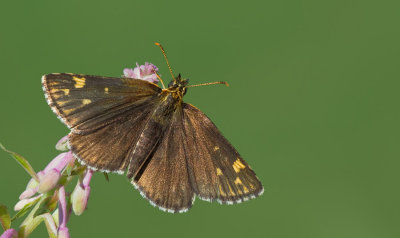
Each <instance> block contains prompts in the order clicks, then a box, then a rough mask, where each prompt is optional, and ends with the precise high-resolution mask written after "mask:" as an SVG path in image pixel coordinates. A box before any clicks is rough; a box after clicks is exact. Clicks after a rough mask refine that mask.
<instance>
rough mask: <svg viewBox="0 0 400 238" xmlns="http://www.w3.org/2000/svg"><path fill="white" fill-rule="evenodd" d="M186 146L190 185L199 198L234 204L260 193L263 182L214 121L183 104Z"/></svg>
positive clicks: (192, 107)
mask: <svg viewBox="0 0 400 238" xmlns="http://www.w3.org/2000/svg"><path fill="white" fill-rule="evenodd" d="M183 129H184V133H185V140H184V144H185V146H184V148H185V154H186V157H187V163H188V172H189V174H190V180H191V185H192V188H193V190H194V192H195V193H196V194H197V195H198V197H199V198H201V199H203V200H207V201H214V200H217V201H218V202H220V203H226V204H233V203H239V202H242V201H246V200H248V199H251V198H255V197H257V196H259V195H261V194H262V193H263V191H264V189H263V187H262V185H261V182H260V181H259V179H258V178H257V177H256V174H255V173H254V172H253V170H252V169H251V168H250V166H249V165H248V164H247V163H246V162H245V161H244V160H243V159H242V157H241V156H240V154H239V153H238V152H237V151H236V150H235V148H234V147H233V146H232V145H231V144H230V143H229V141H228V140H227V139H226V138H225V137H224V136H223V135H222V134H221V133H220V132H219V131H218V129H217V127H216V126H215V125H214V123H213V122H212V121H211V120H210V119H209V118H208V117H207V116H206V115H205V114H204V113H202V112H201V111H200V110H199V109H197V108H195V107H194V106H192V105H190V104H183Z"/></svg>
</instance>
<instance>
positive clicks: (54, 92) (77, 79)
mask: <svg viewBox="0 0 400 238" xmlns="http://www.w3.org/2000/svg"><path fill="white" fill-rule="evenodd" d="M156 44H157V43H156ZM157 45H159V46H160V48H161V50H162V52H163V54H164V57H165V59H166V61H167V64H168V67H169V69H170V71H171V75H172V77H173V80H172V81H171V83H170V84H169V86H168V87H167V88H160V87H159V86H158V85H157V84H154V83H151V82H148V81H145V80H141V79H133V78H126V77H121V78H115V77H102V76H92V75H83V74H71V73H53V74H47V75H44V76H43V77H42V86H43V90H44V93H45V97H46V99H47V103H48V104H49V106H50V107H51V109H52V110H53V112H54V113H55V114H56V115H57V116H58V118H59V119H60V120H61V121H62V122H63V123H64V124H65V125H67V126H68V128H69V129H70V130H71V131H70V133H69V134H68V142H69V148H70V150H71V151H72V153H73V154H74V156H75V157H76V158H77V160H78V161H79V162H80V163H81V164H83V165H85V166H87V167H88V168H90V169H92V170H95V171H101V172H107V173H109V172H115V173H119V174H124V173H126V175H127V177H128V179H129V180H130V182H131V183H132V184H133V186H134V187H135V188H136V189H138V190H139V191H140V193H141V195H142V196H143V197H145V198H146V199H148V200H149V201H150V203H151V204H152V205H154V206H156V207H158V208H160V209H161V210H163V211H167V212H172V213H176V212H185V211H188V210H189V209H190V208H191V207H192V205H193V203H194V200H195V197H196V196H197V197H198V198H200V199H202V200H206V201H218V202H219V203H221V204H233V203H239V202H242V201H247V200H249V199H251V198H255V197H257V196H259V195H261V194H262V193H263V191H264V189H263V186H262V185H261V182H260V181H259V179H258V178H257V177H256V174H255V173H254V172H253V170H252V169H251V168H250V166H249V165H248V164H247V163H246V162H245V161H244V160H243V159H242V157H241V156H240V154H239V153H238V152H237V151H236V149H235V148H234V147H233V146H232V145H231V144H230V143H229V141H228V140H227V139H226V138H225V137H224V136H223V135H222V134H221V133H220V132H219V130H218V129H217V127H216V126H215V125H214V123H213V122H212V121H211V120H210V119H209V118H208V117H207V116H206V115H205V114H204V113H203V112H201V111H200V110H199V109H198V108H196V107H195V106H193V105H191V104H188V103H184V102H183V100H182V98H183V96H184V95H185V94H186V92H187V88H188V87H190V86H189V85H188V79H184V78H182V77H181V75H180V74H179V75H178V76H177V77H174V76H173V73H172V70H171V67H170V66H169V63H168V59H167V57H166V54H165V52H164V49H163V48H162V46H161V45H160V44H157ZM157 76H158V75H157ZM158 77H159V76H158ZM160 79H161V78H160ZM161 83H162V84H163V82H162V81H161ZM216 83H224V82H216ZM211 84H212V83H211ZM163 86H164V84H163Z"/></svg>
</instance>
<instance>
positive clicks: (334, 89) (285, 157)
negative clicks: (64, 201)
mask: <svg viewBox="0 0 400 238" xmlns="http://www.w3.org/2000/svg"><path fill="white" fill-rule="evenodd" d="M399 8H400V3H399V1H379V2H378V1H361V0H358V1H357V0H339V1H317V0H304V1H293V0H286V1H278V0H272V1H252V0H250V1H241V2H233V1H209V0H203V1H150V0H148V1H134V0H129V1H128V0H125V1H124V0H114V1H100V0H97V1H89V0H86V1H78V0H72V1H71V0H70V1H54V0H40V1H2V2H1V3H0V22H1V26H2V27H1V33H0V34H1V35H0V65H1V66H0V67H1V79H0V80H1V81H0V82H1V87H0V88H1V93H0V103H1V112H0V113H1V117H0V118H1V123H0V133H1V136H0V141H1V142H2V143H3V144H4V145H5V146H6V147H7V148H9V149H10V150H14V151H16V152H18V153H21V154H22V155H24V156H25V157H26V158H28V159H29V161H30V162H31V164H32V165H33V166H34V168H35V169H36V170H40V169H42V168H43V167H44V166H45V165H46V164H47V163H48V161H49V160H50V159H52V158H53V157H54V156H55V155H57V153H58V152H57V151H56V150H55V149H54V145H55V143H56V142H57V140H58V139H59V138H61V137H62V136H64V135H65V134H67V133H68V130H67V128H66V127H65V126H64V125H63V124H62V123H61V122H60V121H59V120H58V119H57V118H56V116H55V115H54V114H53V113H52V111H51V110H50V108H49V107H48V105H47V104H46V102H45V100H44V96H43V92H42V89H41V83H40V78H41V75H43V74H47V73H53V72H74V73H84V74H95V75H104V76H119V75H121V74H122V69H123V68H124V67H128V66H131V67H133V66H134V64H135V63H136V62H139V63H143V62H145V61H149V62H152V63H154V64H156V65H157V66H158V67H159V68H160V69H161V74H162V75H164V79H167V81H169V80H168V79H169V73H168V69H167V67H166V64H165V61H164V59H163V57H162V55H161V53H160V51H159V49H158V48H157V47H156V46H154V42H156V41H157V42H161V43H162V44H163V45H164V47H165V48H166V51H167V54H168V56H169V59H170V62H171V64H172V67H173V69H174V70H175V72H176V73H178V72H180V73H182V74H183V75H184V76H185V77H189V78H190V79H191V83H192V84H194V83H204V82H210V81H219V80H225V81H228V82H229V83H230V85H231V87H229V88H226V87H223V86H209V87H201V88H194V89H191V90H189V93H188V94H187V95H186V96H185V101H187V102H190V103H192V104H194V105H196V106H197V107H199V108H200V109H202V110H203V111H204V112H205V113H206V114H208V115H209V116H210V117H211V118H212V119H213V121H214V122H215V123H216V124H217V125H218V126H219V128H220V130H221V131H222V132H223V133H224V135H225V136H226V137H227V138H228V139H229V140H230V141H231V142H232V144H233V145H234V146H235V147H236V148H237V149H238V150H239V151H240V153H241V154H242V155H243V157H244V158H245V159H246V160H247V161H248V162H249V164H251V166H252V167H253V169H254V170H255V171H256V173H257V174H258V176H259V178H260V179H261V181H262V182H263V184H264V186H265V188H266V191H265V193H264V195H263V196H262V197H260V198H258V199H255V200H252V201H250V202H247V203H244V204H239V205H234V206H222V205H219V204H210V203H207V202H204V201H200V200H199V199H197V201H196V203H195V205H194V207H193V208H192V209H191V210H190V212H188V213H186V214H177V215H173V214H167V213H164V212H161V211H159V210H158V209H156V208H153V207H152V206H150V205H149V203H148V201H146V200H145V199H143V198H142V197H141V196H140V194H139V193H138V192H137V191H136V190H135V189H134V188H133V187H132V186H131V185H130V184H129V183H128V181H127V179H126V177H124V176H118V175H111V176H110V180H111V181H110V182H109V183H107V182H106V181H105V179H104V177H103V176H102V175H101V174H98V175H96V176H95V178H94V181H93V182H92V193H91V198H90V201H89V208H88V210H87V211H86V212H85V213H84V214H83V215H82V216H81V217H76V216H72V218H71V220H70V222H69V228H70V231H71V234H72V237H109V236H112V237H156V236H158V237H206V236H208V237H275V238H278V237H279V238H280V237H297V238H301V237H304V238H311V237H315V238H321V237H327V238H330V237H340V238H347V237H349V238H356V237H362V238H369V237H385V238H389V237H400V226H399V222H400V205H399V203H400V192H399V190H400V187H399V172H398V171H399V166H400V162H399V156H400V151H399V148H400V147H399V142H400V138H399V132H400V126H399V119H400V113H399V109H398V105H399V99H400V96H399V87H400V82H399V80H400V77H399V69H400V67H399V66H400V60H399V53H400V44H399V42H400V28H399V22H400V14H399ZM28 179H29V176H28V175H27V174H26V173H25V172H24V171H23V170H22V169H21V168H20V167H19V166H18V165H17V164H16V163H15V162H14V161H13V160H12V159H10V157H9V156H8V155H7V154H6V153H4V152H2V151H1V152H0V189H1V190H0V203H3V204H6V205H7V206H8V207H9V208H10V209H11V208H12V207H13V206H14V204H15V202H16V201H17V199H18V196H19V194H20V192H22V191H23V190H24V187H25V185H26V182H27V181H28ZM45 236H47V233H46V230H45V228H44V225H41V227H40V228H38V230H37V231H35V233H34V234H33V235H32V237H45Z"/></svg>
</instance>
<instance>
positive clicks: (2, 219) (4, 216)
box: [0, 204, 11, 230]
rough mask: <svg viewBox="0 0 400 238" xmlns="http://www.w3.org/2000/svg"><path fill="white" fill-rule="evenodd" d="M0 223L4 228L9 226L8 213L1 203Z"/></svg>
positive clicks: (6, 228)
mask: <svg viewBox="0 0 400 238" xmlns="http://www.w3.org/2000/svg"><path fill="white" fill-rule="evenodd" d="M0 223H1V226H2V227H3V229H4V230H8V229H10V227H11V218H10V214H9V213H8V210H7V207H6V206H4V205H3V204H0Z"/></svg>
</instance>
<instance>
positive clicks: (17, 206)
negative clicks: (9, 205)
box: [14, 195, 42, 211]
mask: <svg viewBox="0 0 400 238" xmlns="http://www.w3.org/2000/svg"><path fill="white" fill-rule="evenodd" d="M41 196H42V195H38V196H36V197H33V198H27V199H22V200H20V201H18V202H17V204H15V206H14V211H19V210H21V209H22V208H24V207H25V206H26V204H28V203H31V202H33V201H35V200H36V199H38V198H39V197H41Z"/></svg>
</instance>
